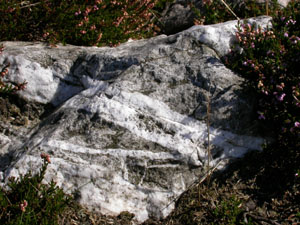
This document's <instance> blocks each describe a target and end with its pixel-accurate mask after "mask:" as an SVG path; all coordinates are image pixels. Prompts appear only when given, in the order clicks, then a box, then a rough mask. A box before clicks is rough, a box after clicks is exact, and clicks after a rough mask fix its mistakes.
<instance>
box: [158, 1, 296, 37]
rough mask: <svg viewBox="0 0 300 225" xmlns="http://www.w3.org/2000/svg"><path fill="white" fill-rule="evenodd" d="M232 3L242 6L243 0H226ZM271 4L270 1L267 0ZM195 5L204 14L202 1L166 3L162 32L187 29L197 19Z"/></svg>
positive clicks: (160, 24) (282, 4)
mask: <svg viewBox="0 0 300 225" xmlns="http://www.w3.org/2000/svg"><path fill="white" fill-rule="evenodd" d="M226 2H227V3H232V5H233V6H238V7H240V8H242V7H243V5H244V4H245V1H241V0H233V1H226ZM264 2H265V0H257V3H264ZM289 2H290V0H279V1H278V3H279V4H280V5H281V6H282V7H286V6H287V4H288V3H289ZM269 4H272V1H269ZM193 7H195V8H196V9H197V10H199V12H200V13H201V15H204V16H205V10H204V8H203V4H202V1H197V0H175V1H173V2H172V3H169V4H167V6H166V8H165V9H164V11H163V13H162V18H161V19H160V23H159V24H158V26H160V27H161V30H162V32H163V33H164V34H168V35H170V34H175V33H178V32H180V31H183V30H185V29H188V28H190V27H192V26H193V25H194V20H195V19H199V18H198V17H197V15H196V13H195V12H194V10H193V9H192V8H193Z"/></svg>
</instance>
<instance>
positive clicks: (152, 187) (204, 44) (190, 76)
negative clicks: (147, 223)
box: [0, 17, 270, 222]
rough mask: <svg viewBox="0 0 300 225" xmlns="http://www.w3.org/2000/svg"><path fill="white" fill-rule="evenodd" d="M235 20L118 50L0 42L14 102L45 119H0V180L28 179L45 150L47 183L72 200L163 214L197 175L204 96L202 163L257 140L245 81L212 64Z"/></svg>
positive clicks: (254, 145) (111, 210)
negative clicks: (15, 91)
mask: <svg viewBox="0 0 300 225" xmlns="http://www.w3.org/2000/svg"><path fill="white" fill-rule="evenodd" d="M269 21H270V18H269V17H261V18H255V19H251V20H250V22H251V23H254V22H257V23H258V24H261V25H263V26H266V25H267V24H268V23H269ZM236 24H237V21H230V22H227V23H223V24H217V25H211V26H194V27H192V28H191V29H189V30H186V31H184V32H181V33H178V34H176V35H172V36H165V35H162V36H158V37H155V38H152V39H149V40H140V41H132V42H127V43H125V44H122V45H120V46H119V47H116V48H108V47H103V48H96V47H78V46H69V45H67V46H61V45H58V46H57V47H50V46H47V45H46V44H43V43H25V42H3V44H4V47H5V48H4V52H3V54H2V55H1V56H0V65H5V64H7V63H8V62H9V63H10V65H11V66H10V70H9V71H10V73H9V78H10V79H11V80H12V81H15V82H17V81H19V82H21V81H24V80H26V81H27V82H28V85H27V88H26V89H25V90H24V91H22V92H20V93H19V96H20V97H22V98H23V99H24V100H22V101H26V102H27V103H28V104H31V106H30V107H31V108H30V109H34V110H31V111H32V112H40V114H42V113H43V112H44V115H43V116H42V117H40V118H39V120H36V121H33V120H31V119H30V117H29V115H28V121H29V122H27V123H25V125H24V126H23V127H22V128H18V127H16V125H14V124H11V123H9V121H1V129H2V134H1V135H0V144H1V152H0V160H2V162H3V161H4V159H5V160H6V163H5V165H6V166H2V167H1V174H0V175H1V178H2V182H5V181H6V180H7V178H8V177H9V176H18V175H19V174H24V173H26V172H27V171H28V170H33V171H36V170H37V168H39V166H40V165H41V163H42V162H41V160H40V154H41V153H42V152H45V153H48V154H50V156H51V164H49V167H48V170H47V174H46V180H48V181H49V180H51V179H54V180H55V181H56V182H57V183H58V185H60V186H62V187H63V188H64V189H65V191H67V192H69V193H71V192H73V193H75V192H76V196H77V197H78V201H79V202H80V203H81V204H83V205H85V206H88V207H89V208H91V209H96V210H98V211H101V212H102V213H108V214H119V213H120V212H122V211H129V212H131V213H134V214H135V219H136V220H137V221H139V222H141V221H144V220H146V219H147V218H149V217H158V218H160V217H165V216H167V215H168V214H169V213H170V212H171V210H172V209H173V208H174V201H173V200H174V199H176V198H177V197H178V196H179V195H180V194H181V193H183V192H184V191H185V190H187V188H188V187H189V186H190V185H191V184H192V183H194V182H195V181H196V180H197V179H198V178H199V176H201V175H203V171H204V165H205V163H206V160H207V154H206V149H207V138H208V137H207V136H208V135H207V125H206V116H207V115H206V111H207V102H208V99H210V100H209V101H210V104H211V115H210V119H211V121H210V124H211V127H210V140H211V148H212V156H213V159H212V164H211V166H214V165H217V164H218V165H219V167H220V168H224V166H226V165H227V164H228V161H229V159H232V158H235V157H241V156H242V155H243V154H245V153H246V152H247V151H249V150H260V149H261V145H262V144H263V142H264V139H263V138H262V137H257V135H255V134H256V133H255V128H254V126H253V124H254V122H253V121H254V119H253V118H254V117H253V99H252V98H251V95H249V93H247V91H246V90H245V88H244V87H243V84H244V80H243V79H242V78H241V77H240V76H238V75H237V74H235V73H233V72H232V71H230V70H229V69H228V68H226V67H225V66H224V65H223V64H222V61H221V60H220V57H222V56H224V55H226V53H228V52H229V47H230V43H232V41H233V40H234V34H235V29H236V28H235V26H236ZM27 103H26V104H27ZM33 103H34V104H35V106H34V105H32V104H33ZM49 105H52V106H53V107H54V110H52V111H47V109H48V108H46V106H47V107H48V106H49ZM28 107H29V106H28ZM41 107H44V110H42V109H41V110H40V111H39V108H41ZM45 112H46V113H45ZM21 114H22V112H21ZM28 114H30V113H28ZM254 116H255V113H254ZM8 156H9V157H8ZM7 160H11V161H9V163H8V161H7Z"/></svg>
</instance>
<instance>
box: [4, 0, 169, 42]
mask: <svg viewBox="0 0 300 225" xmlns="http://www.w3.org/2000/svg"><path fill="white" fill-rule="evenodd" d="M156 4H157V7H156V9H160V7H161V6H162V5H164V4H165V0H163V1H157V0H118V1H111V0H64V1H56V0H41V1H31V2H30V3H26V2H21V3H20V1H17V0H13V1H11V0H4V1H1V3H0V15H1V17H0V24H1V26H0V28H1V30H2V32H1V34H0V40H1V41H5V40H22V41H36V40H39V41H48V42H51V43H57V42H62V43H64V44H65V43H68V44H74V45H84V46H92V45H96V46H103V45H110V46H114V45H117V44H119V43H121V42H125V41H127V40H128V39H129V38H132V39H139V38H147V37H150V36H153V35H155V33H156V31H155V30H156V26H155V25H154V22H155V16H154V11H153V10H152V9H153V8H154V7H155V5H156ZM157 29H158V28H157Z"/></svg>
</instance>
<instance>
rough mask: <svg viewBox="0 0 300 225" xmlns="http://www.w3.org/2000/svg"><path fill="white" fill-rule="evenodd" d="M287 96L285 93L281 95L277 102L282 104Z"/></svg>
mask: <svg viewBox="0 0 300 225" xmlns="http://www.w3.org/2000/svg"><path fill="white" fill-rule="evenodd" d="M285 95H286V94H285V93H282V94H281V95H279V96H277V100H278V101H280V102H282V101H283V99H284V97H285Z"/></svg>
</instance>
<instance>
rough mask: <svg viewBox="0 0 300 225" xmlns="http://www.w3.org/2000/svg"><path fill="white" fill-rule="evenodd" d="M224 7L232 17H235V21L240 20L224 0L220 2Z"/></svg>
mask: <svg viewBox="0 0 300 225" xmlns="http://www.w3.org/2000/svg"><path fill="white" fill-rule="evenodd" d="M220 1H221V2H222V3H223V4H224V5H225V7H226V8H227V9H228V10H229V11H230V12H231V13H232V15H234V16H235V18H236V19H237V20H240V18H239V17H238V16H237V15H236V14H235V13H234V12H233V10H232V9H231V8H230V7H229V6H228V5H227V3H226V2H225V1H224V0H220Z"/></svg>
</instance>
